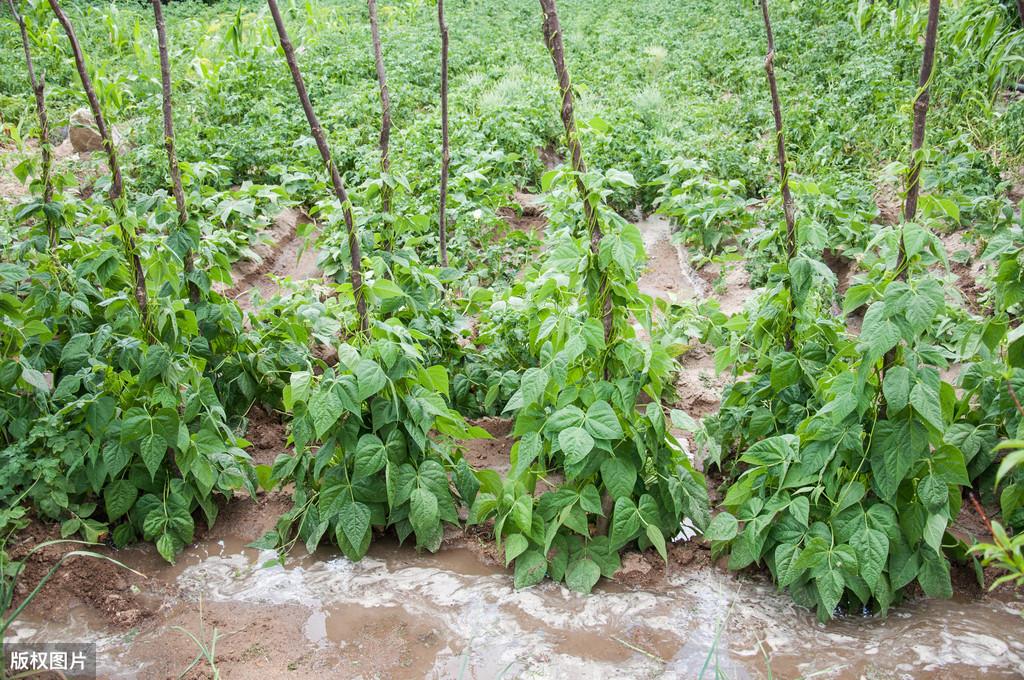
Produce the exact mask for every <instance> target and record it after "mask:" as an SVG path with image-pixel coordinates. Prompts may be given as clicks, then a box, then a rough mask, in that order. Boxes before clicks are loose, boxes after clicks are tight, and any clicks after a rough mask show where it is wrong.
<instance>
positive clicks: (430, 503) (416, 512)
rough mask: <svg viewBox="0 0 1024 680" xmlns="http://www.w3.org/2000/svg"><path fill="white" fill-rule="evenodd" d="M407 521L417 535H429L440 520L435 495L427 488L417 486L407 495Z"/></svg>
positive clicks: (435, 528) (435, 529)
mask: <svg viewBox="0 0 1024 680" xmlns="http://www.w3.org/2000/svg"><path fill="white" fill-rule="evenodd" d="M409 522H410V523H411V524H412V529H413V531H415V532H416V535H417V536H430V535H431V534H433V533H434V532H435V531H437V527H438V525H439V524H440V522H441V513H440V510H439V509H438V506H437V497H436V496H434V494H432V493H431V492H430V491H428V490H427V489H424V488H421V487H417V488H415V489H413V492H412V495H411V496H410V497H409Z"/></svg>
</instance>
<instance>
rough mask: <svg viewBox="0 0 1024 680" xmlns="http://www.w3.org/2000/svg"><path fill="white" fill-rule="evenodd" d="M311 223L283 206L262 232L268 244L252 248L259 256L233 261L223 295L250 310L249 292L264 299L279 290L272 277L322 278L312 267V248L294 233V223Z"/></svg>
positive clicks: (314, 265)
mask: <svg viewBox="0 0 1024 680" xmlns="http://www.w3.org/2000/svg"><path fill="white" fill-rule="evenodd" d="M311 222H312V220H311V219H310V218H309V216H308V215H306V213H304V212H302V211H301V210H299V209H297V208H285V209H284V210H282V211H281V212H280V213H278V214H277V216H276V217H275V218H274V222H273V224H272V226H271V227H270V229H268V230H267V231H266V232H265V235H266V236H267V241H268V243H267V244H261V245H258V246H256V247H255V248H254V250H255V251H256V254H257V255H258V256H259V259H258V260H244V261H241V262H238V263H236V264H235V267H234V269H233V270H232V273H231V278H232V280H233V281H234V282H235V285H234V286H233V287H232V288H230V289H229V290H227V291H225V293H224V294H225V295H226V296H227V297H230V298H235V299H236V300H237V301H238V305H239V306H240V307H241V308H242V311H252V310H253V300H252V294H253V293H259V295H260V297H261V298H262V299H264V300H266V299H269V298H271V297H273V295H274V294H275V293H277V292H278V291H279V290H280V285H279V284H278V283H277V282H276V281H275V279H284V278H288V279H291V280H293V281H302V280H307V279H319V278H322V274H321V273H320V270H319V269H318V268H317V266H316V250H315V249H314V248H311V247H308V246H309V244H308V243H306V241H305V240H304V239H303V238H301V237H300V236H299V235H298V234H297V233H296V228H297V227H298V225H300V224H309V223H311Z"/></svg>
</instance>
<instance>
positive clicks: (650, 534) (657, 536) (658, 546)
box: [647, 524, 668, 564]
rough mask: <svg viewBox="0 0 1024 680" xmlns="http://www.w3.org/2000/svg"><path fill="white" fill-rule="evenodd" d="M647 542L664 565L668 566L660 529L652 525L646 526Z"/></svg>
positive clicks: (663, 537)
mask: <svg viewBox="0 0 1024 680" xmlns="http://www.w3.org/2000/svg"><path fill="white" fill-rule="evenodd" d="M647 540H649V541H650V542H651V545H653V546H654V549H655V550H657V551H658V554H659V555H661V559H663V560H665V564H668V550H667V548H666V546H665V535H664V534H662V533H661V529H659V528H658V527H657V526H655V525H654V524H648V525H647Z"/></svg>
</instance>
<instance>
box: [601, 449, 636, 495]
mask: <svg viewBox="0 0 1024 680" xmlns="http://www.w3.org/2000/svg"><path fill="white" fill-rule="evenodd" d="M601 481H602V482H604V486H605V488H606V489H608V493H609V494H611V497H612V498H622V497H623V496H625V497H631V496H632V495H633V486H634V485H635V484H636V468H634V467H633V464H632V463H630V462H629V461H628V460H626V459H625V458H608V459H607V460H605V461H604V462H603V463H601Z"/></svg>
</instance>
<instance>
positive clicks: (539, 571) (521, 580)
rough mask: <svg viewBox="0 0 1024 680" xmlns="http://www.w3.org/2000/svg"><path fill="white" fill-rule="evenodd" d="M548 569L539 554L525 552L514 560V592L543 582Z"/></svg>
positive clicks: (542, 556) (529, 551)
mask: <svg viewBox="0 0 1024 680" xmlns="http://www.w3.org/2000/svg"><path fill="white" fill-rule="evenodd" d="M547 569H548V561H547V560H546V559H545V558H544V555H542V554H541V553H540V552H538V551H536V550H527V551H526V552H524V553H523V554H522V555H520V556H519V557H517V558H516V573H515V578H514V585H515V588H516V590H519V589H521V588H529V587H530V586H533V585H536V584H538V583H540V582H541V581H543V580H544V574H545V573H546V572H547Z"/></svg>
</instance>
